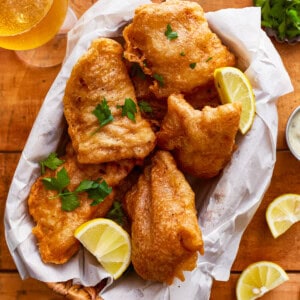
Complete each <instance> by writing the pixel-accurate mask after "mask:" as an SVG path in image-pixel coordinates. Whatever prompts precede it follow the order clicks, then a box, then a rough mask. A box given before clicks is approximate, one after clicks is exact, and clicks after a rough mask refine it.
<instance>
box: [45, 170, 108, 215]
mask: <svg viewBox="0 0 300 300" xmlns="http://www.w3.org/2000/svg"><path fill="white" fill-rule="evenodd" d="M42 182H43V184H44V186H45V188H46V189H47V190H54V191H57V192H58V194H57V196H58V197H60V199H61V205H62V210H65V211H72V210H74V209H75V208H77V207H79V206H80V201H79V200H78V194H79V193H82V192H86V193H87V194H88V198H89V199H91V200H94V201H93V202H92V203H91V206H94V205H97V204H99V203H101V202H102V201H103V200H104V199H105V197H106V196H108V195H109V194H110V193H111V192H112V188H111V187H109V186H108V184H107V183H106V181H105V180H102V181H101V182H100V183H98V181H93V180H83V181H81V182H80V184H79V185H78V187H77V188H76V189H75V190H74V191H73V192H70V191H69V190H68V189H67V188H66V187H67V186H68V185H69V183H70V178H69V176H68V173H67V171H66V169H65V168H62V169H61V170H60V171H59V172H57V175H56V177H51V178H43V179H42Z"/></svg>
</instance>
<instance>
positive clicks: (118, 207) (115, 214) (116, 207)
mask: <svg viewBox="0 0 300 300" xmlns="http://www.w3.org/2000/svg"><path fill="white" fill-rule="evenodd" d="M106 217H107V218H109V219H112V220H113V221H115V222H117V223H118V224H119V225H121V226H122V225H124V218H125V214H124V211H123V208H122V204H121V203H120V202H119V201H114V203H113V206H112V208H111V209H110V211H109V212H108V213H107V215H106Z"/></svg>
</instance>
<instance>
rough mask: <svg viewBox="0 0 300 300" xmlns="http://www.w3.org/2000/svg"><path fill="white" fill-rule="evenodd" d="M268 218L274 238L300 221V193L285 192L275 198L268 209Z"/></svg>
mask: <svg viewBox="0 0 300 300" xmlns="http://www.w3.org/2000/svg"><path fill="white" fill-rule="evenodd" d="M266 220H267V223H268V226H269V228H270V230H271V233H272V235H273V237H274V238H277V237H278V236H280V235H281V234H283V233H284V232H286V231H287V230H288V229H289V228H290V227H291V226H292V225H293V224H295V223H296V222H298V221H300V195H298V194H283V195H281V196H279V197H277V198H275V199H274V200H273V201H272V202H271V203H270V204H269V206H268V208H267V210H266Z"/></svg>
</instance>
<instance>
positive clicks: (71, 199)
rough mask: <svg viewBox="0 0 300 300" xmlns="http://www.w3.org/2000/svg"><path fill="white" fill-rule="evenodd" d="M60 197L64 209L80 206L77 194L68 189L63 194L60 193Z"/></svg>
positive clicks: (69, 209) (70, 209) (68, 209)
mask: <svg viewBox="0 0 300 300" xmlns="http://www.w3.org/2000/svg"><path fill="white" fill-rule="evenodd" d="M60 199H61V208H62V210H65V211H72V210H74V209H75V208H77V207H79V206H80V202H79V200H78V197H77V194H75V193H72V192H69V191H68V190H67V191H66V192H65V193H63V194H60Z"/></svg>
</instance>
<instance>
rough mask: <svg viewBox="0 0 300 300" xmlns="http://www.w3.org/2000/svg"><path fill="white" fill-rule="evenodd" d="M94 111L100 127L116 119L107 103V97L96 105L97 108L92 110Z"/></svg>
mask: <svg viewBox="0 0 300 300" xmlns="http://www.w3.org/2000/svg"><path fill="white" fill-rule="evenodd" d="M92 113H93V114H94V115H95V116H96V118H97V119H98V121H99V125H100V127H103V126H104V125H107V124H108V123H110V122H112V121H113V119H114V118H113V116H112V114H111V111H110V108H109V106H108V104H107V100H106V99H105V98H103V100H102V101H101V103H100V104H98V105H97V106H96V108H95V109H94V110H93V111H92Z"/></svg>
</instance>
